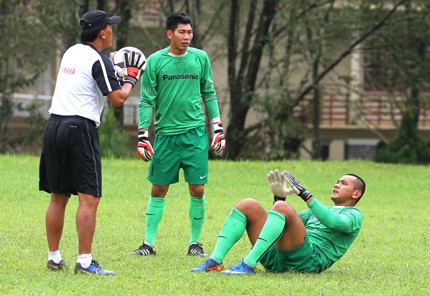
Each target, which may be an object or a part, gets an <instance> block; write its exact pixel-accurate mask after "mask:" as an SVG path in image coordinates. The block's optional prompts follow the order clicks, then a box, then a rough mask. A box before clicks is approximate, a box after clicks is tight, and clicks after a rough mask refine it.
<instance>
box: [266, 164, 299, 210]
mask: <svg viewBox="0 0 430 296" xmlns="http://www.w3.org/2000/svg"><path fill="white" fill-rule="evenodd" d="M267 179H268V180H269V184H270V188H271V189H272V193H273V199H274V200H273V202H276V201H278V200H283V201H285V199H286V197H287V195H291V194H293V193H294V192H295V191H294V189H292V188H287V187H286V186H285V177H284V175H282V174H281V173H280V172H279V171H278V170H275V171H270V172H269V173H268V174H267Z"/></svg>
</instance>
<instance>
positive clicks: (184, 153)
mask: <svg viewBox="0 0 430 296" xmlns="http://www.w3.org/2000/svg"><path fill="white" fill-rule="evenodd" d="M180 168H182V169H183V171H184V177H185V181H186V182H187V183H188V184H193V185H197V184H207V182H208V136H207V133H206V128H205V126H201V127H197V128H195V129H192V130H189V131H187V132H185V133H183V134H179V135H173V136H164V135H157V136H156V138H155V142H154V156H153V157H152V160H151V164H150V166H149V171H148V175H147V178H148V180H149V181H150V182H151V183H152V184H155V185H169V184H173V183H177V182H178V181H179V169H180Z"/></svg>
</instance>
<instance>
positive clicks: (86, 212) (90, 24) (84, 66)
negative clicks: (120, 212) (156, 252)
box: [39, 10, 144, 275]
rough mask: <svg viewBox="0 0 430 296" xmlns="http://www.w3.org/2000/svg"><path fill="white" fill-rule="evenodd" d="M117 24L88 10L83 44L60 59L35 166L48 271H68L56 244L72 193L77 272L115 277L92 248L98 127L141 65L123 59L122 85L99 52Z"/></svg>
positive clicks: (136, 57) (98, 190)
mask: <svg viewBox="0 0 430 296" xmlns="http://www.w3.org/2000/svg"><path fill="white" fill-rule="evenodd" d="M120 21H121V18H120V17H118V16H112V17H109V16H108V15H107V14H106V12H104V11H101V10H90V11H88V12H87V13H85V14H84V15H83V16H82V18H81V20H80V26H81V34H80V37H81V42H80V43H78V44H76V45H74V46H72V47H70V48H69V49H68V50H67V51H66V52H65V54H64V56H63V58H62V60H61V64H60V69H59V72H58V76H57V82H56V86H55V91H54V95H53V98H52V105H51V108H50V110H49V113H50V117H49V120H48V122H47V125H46V128H45V135H44V140H43V150H42V154H41V157H40V168H39V189H40V190H44V191H46V192H48V193H50V194H51V202H50V204H49V207H48V210H47V212H46V236H47V240H48V247H49V255H48V263H47V268H48V269H49V270H54V271H57V270H62V269H65V268H67V265H66V264H65V262H64V261H63V259H62V256H61V252H60V240H61V235H62V232H63V225H64V215H65V210H66V206H67V203H68V201H69V198H70V196H71V195H72V194H74V195H78V198H79V207H78V209H77V213H76V228H77V232H78V241H79V255H78V258H77V262H76V265H75V273H90V274H100V275H115V272H113V271H110V270H106V269H103V268H102V267H101V266H100V265H99V264H98V263H97V261H95V260H94V259H93V256H92V250H91V247H92V242H93V237H94V232H95V228H96V212H97V206H98V204H99V202H100V198H101V196H102V186H101V185H102V184H101V182H102V176H101V156H100V143H99V138H98V133H97V127H98V126H99V125H100V117H101V114H102V111H103V108H104V105H105V101H106V96H107V97H108V98H109V101H110V103H111V104H112V105H113V106H115V107H118V106H121V105H123V104H124V102H125V101H126V100H127V98H128V97H129V95H130V93H131V91H132V89H133V87H134V86H135V84H136V82H137V80H138V79H139V76H140V72H141V69H142V66H143V64H144V57H142V56H141V55H140V54H139V53H135V54H132V55H125V56H124V59H125V60H126V64H127V65H128V66H127V71H126V72H127V73H126V75H125V76H124V77H122V78H121V81H120V80H119V79H118V76H117V75H116V73H115V69H114V65H113V63H112V61H111V60H110V59H109V58H108V57H107V56H105V55H104V54H102V53H101V51H102V50H104V49H107V48H109V47H111V46H112V25H113V24H118V23H119V22H120Z"/></svg>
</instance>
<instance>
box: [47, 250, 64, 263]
mask: <svg viewBox="0 0 430 296" xmlns="http://www.w3.org/2000/svg"><path fill="white" fill-rule="evenodd" d="M48 260H52V261H54V262H55V263H57V264H58V263H60V262H61V260H63V258H61V252H60V250H57V251H49V253H48Z"/></svg>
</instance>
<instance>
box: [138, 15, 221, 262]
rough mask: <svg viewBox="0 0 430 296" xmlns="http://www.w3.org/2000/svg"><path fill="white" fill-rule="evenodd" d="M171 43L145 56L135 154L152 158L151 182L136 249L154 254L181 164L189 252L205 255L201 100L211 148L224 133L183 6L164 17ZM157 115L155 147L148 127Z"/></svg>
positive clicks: (205, 167)
mask: <svg viewBox="0 0 430 296" xmlns="http://www.w3.org/2000/svg"><path fill="white" fill-rule="evenodd" d="M166 35H167V38H168V39H169V41H170V46H169V47H167V48H164V49H161V50H159V51H157V52H155V53H154V54H152V55H151V56H150V57H149V58H148V59H147V66H146V70H145V72H144V73H143V75H142V82H141V90H140V96H141V100H140V103H139V125H138V128H139V130H138V144H137V154H138V156H139V157H140V158H141V159H143V160H144V161H151V163H150V167H149V171H148V175H147V178H148V180H149V181H150V182H151V183H152V188H151V195H150V197H149V202H148V206H147V210H146V233H145V239H144V241H143V244H142V245H141V246H140V247H139V248H138V249H137V250H135V251H134V252H132V253H134V254H136V255H141V256H147V255H155V248H154V247H155V239H156V235H157V229H158V225H159V223H160V222H161V219H162V216H163V212H164V207H165V196H166V194H167V191H168V190H169V185H170V184H173V183H177V182H178V181H179V171H180V169H182V170H183V172H184V178H185V181H186V182H187V183H188V188H189V194H190V203H189V219H190V224H191V234H190V241H189V246H188V253H187V254H188V255H192V256H202V257H204V256H207V255H206V254H205V252H204V250H203V247H202V244H201V243H200V241H199V238H200V234H201V232H202V227H203V223H204V219H205V213H206V202H205V187H204V186H205V184H207V182H208V136H207V132H206V125H205V114H204V112H203V109H202V107H203V105H204V107H205V109H206V111H207V113H208V116H209V118H210V120H211V122H212V127H213V137H212V144H211V146H212V148H213V150H214V152H215V154H222V152H223V151H224V148H225V137H224V131H223V126H222V123H221V119H220V112H219V108H218V98H217V95H216V92H215V88H214V84H213V79H212V70H211V64H210V60H209V58H208V55H207V54H206V52H204V51H203V50H200V49H197V48H193V47H190V43H191V40H192V39H193V30H192V23H191V19H190V17H189V16H188V15H186V14H185V13H181V12H174V13H172V14H171V15H170V16H169V17H168V18H167V20H166ZM153 115H154V119H155V120H154V126H155V134H156V137H155V141H154V148H152V145H151V143H150V141H149V137H148V134H149V133H148V129H149V126H150V124H151V119H152V117H153Z"/></svg>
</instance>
